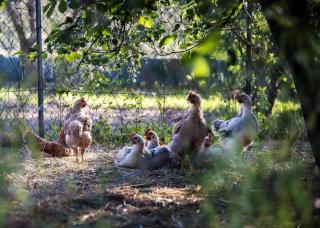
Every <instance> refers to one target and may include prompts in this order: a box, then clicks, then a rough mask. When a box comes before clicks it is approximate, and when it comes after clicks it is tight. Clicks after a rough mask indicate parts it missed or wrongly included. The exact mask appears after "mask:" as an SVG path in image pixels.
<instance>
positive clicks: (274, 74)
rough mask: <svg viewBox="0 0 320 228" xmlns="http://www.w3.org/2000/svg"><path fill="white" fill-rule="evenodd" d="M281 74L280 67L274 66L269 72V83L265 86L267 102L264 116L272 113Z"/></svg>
mask: <svg viewBox="0 0 320 228" xmlns="http://www.w3.org/2000/svg"><path fill="white" fill-rule="evenodd" d="M281 74H282V69H281V67H280V66H275V67H274V69H272V71H271V75H270V82H269V83H268V86H267V91H266V93H267V100H268V108H267V111H266V113H265V114H266V116H269V115H270V114H271V113H272V109H273V106H274V103H275V101H276V99H277V96H278V87H279V80H280V77H281Z"/></svg>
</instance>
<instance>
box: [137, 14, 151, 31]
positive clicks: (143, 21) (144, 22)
mask: <svg viewBox="0 0 320 228" xmlns="http://www.w3.org/2000/svg"><path fill="white" fill-rule="evenodd" d="M139 24H141V25H143V26H144V27H146V28H152V27H153V20H152V18H151V17H144V16H140V18H139Z"/></svg>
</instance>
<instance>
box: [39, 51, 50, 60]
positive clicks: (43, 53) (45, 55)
mask: <svg viewBox="0 0 320 228" xmlns="http://www.w3.org/2000/svg"><path fill="white" fill-rule="evenodd" d="M40 57H41V58H42V59H46V58H48V54H47V53H45V52H42V53H41V55H40Z"/></svg>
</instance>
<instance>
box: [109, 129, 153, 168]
mask: <svg viewBox="0 0 320 228" xmlns="http://www.w3.org/2000/svg"><path fill="white" fill-rule="evenodd" d="M129 139H130V141H131V142H132V144H133V147H131V148H130V149H128V148H127V149H126V150H120V151H119V153H118V159H117V160H115V161H114V162H115V164H116V166H117V167H123V168H131V169H137V168H139V167H140V165H141V162H142V159H143V157H151V156H152V154H151V152H150V151H149V150H148V149H147V148H145V146H144V145H145V142H144V140H143V137H142V136H141V135H138V134H131V135H130V137H129ZM123 149H124V148H123Z"/></svg>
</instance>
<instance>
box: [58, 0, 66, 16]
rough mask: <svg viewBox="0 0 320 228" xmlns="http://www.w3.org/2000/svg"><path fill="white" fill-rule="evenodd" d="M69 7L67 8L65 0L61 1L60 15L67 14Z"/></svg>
mask: <svg viewBox="0 0 320 228" xmlns="http://www.w3.org/2000/svg"><path fill="white" fill-rule="evenodd" d="M67 8H68V6H67V2H66V1H65V0H60V3H59V6H58V10H59V12H60V13H64V12H66V10H67Z"/></svg>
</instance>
